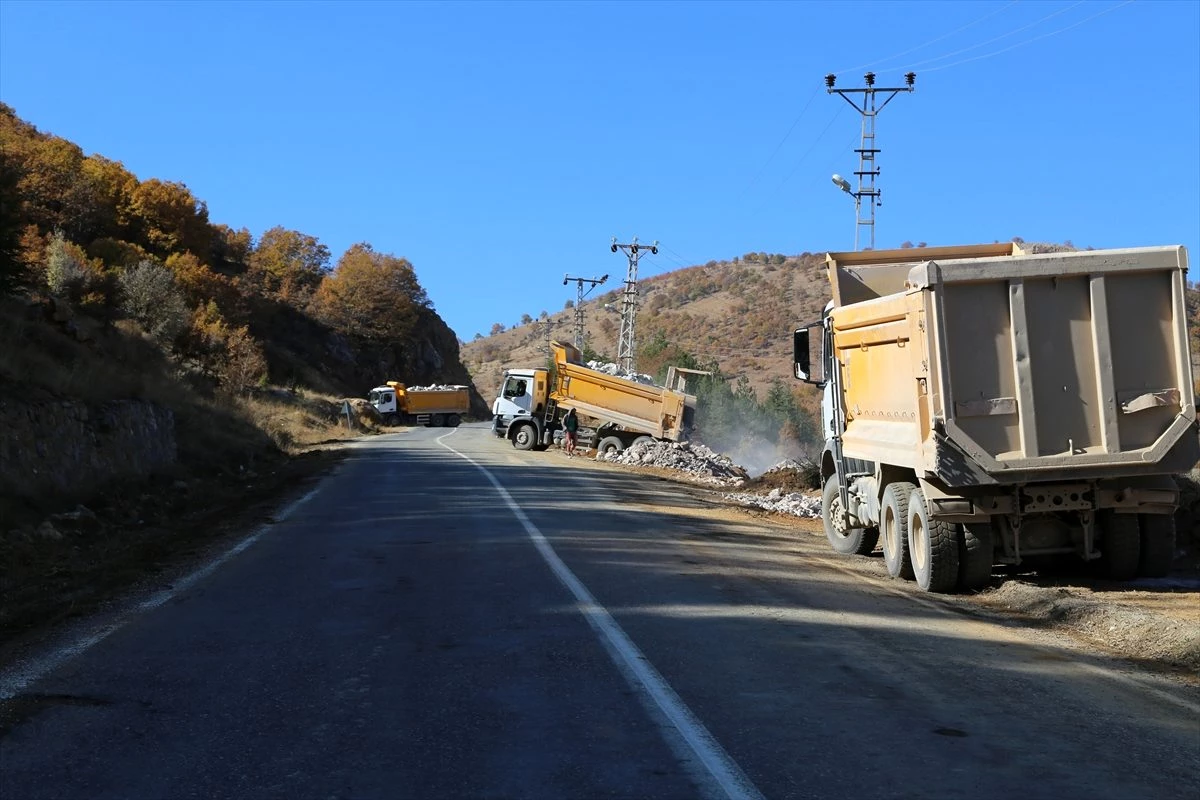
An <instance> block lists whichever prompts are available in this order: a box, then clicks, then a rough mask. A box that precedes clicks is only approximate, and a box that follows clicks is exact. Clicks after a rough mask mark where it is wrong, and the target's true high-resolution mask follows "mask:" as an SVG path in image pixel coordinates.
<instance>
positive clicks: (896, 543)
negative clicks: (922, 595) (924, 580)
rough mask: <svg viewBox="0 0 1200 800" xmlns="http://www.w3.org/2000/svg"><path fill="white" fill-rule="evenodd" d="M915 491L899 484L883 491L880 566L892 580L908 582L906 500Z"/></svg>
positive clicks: (910, 566) (909, 576)
mask: <svg viewBox="0 0 1200 800" xmlns="http://www.w3.org/2000/svg"><path fill="white" fill-rule="evenodd" d="M916 488H917V487H916V486H914V485H913V484H911V483H907V482H904V481H901V482H899V483H889V484H888V485H887V488H886V489H884V490H883V510H882V511H881V512H880V525H879V532H880V534H882V535H883V563H884V564H886V565H887V571H888V575H891V576H892V577H893V578H904V579H906V580H912V576H913V568H912V562H911V561H910V560H909V558H908V498H909V495H911V494H912V493H913V490H914V489H916Z"/></svg>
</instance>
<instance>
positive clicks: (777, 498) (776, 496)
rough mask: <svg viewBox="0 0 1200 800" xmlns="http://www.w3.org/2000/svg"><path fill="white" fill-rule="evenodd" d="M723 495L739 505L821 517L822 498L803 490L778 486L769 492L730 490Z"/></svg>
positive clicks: (802, 515) (812, 517)
mask: <svg viewBox="0 0 1200 800" xmlns="http://www.w3.org/2000/svg"><path fill="white" fill-rule="evenodd" d="M722 497H723V498H724V499H725V500H729V501H732V502H734V503H738V504H739V505H743V506H749V507H751V508H761V509H763V510H764V511H776V512H779V513H780V514H791V515H792V516H795V517H805V518H806V519H820V517H821V498H820V497H816V496H814V495H809V494H802V493H801V492H784V491H783V490H782V489H778V488H776V489H772V490H771V491H770V492H768V493H767V494H747V493H744V492H730V493H728V494H724V495H722Z"/></svg>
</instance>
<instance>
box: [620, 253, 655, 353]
mask: <svg viewBox="0 0 1200 800" xmlns="http://www.w3.org/2000/svg"><path fill="white" fill-rule="evenodd" d="M618 250H620V251H621V252H623V253H625V256H626V257H627V258H628V259H629V270H628V271H627V272H626V273H625V292H624V294H622V296H621V338H620V339H618V340H617V364H618V366H620V367H621V369H623V370H625V371H626V372H633V371H634V353H635V352H636V348H635V336H634V323H635V322H636V318H637V303H638V301H637V298H638V285H637V267H638V259H640V258H641V257H642V253H644V252H645V251H646V250H649V251H650V252H651V253H653V254H655V255H657V254H658V241H657V240H655V242H654V243H653V244H652V245H650V246H649V247H646V245H644V244H638V240H637V237H636V236H635V237H633V241H632V242H630V243H629V244H618V243H617V237H615V236H614V237H613V240H612V251H613V252H614V253H615V252H617V251H618Z"/></svg>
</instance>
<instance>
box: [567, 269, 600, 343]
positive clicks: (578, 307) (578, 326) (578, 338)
mask: <svg viewBox="0 0 1200 800" xmlns="http://www.w3.org/2000/svg"><path fill="white" fill-rule="evenodd" d="M606 280H608V276H607V275H601V276H600V277H599V278H572V277H571V276H570V275H567V274H563V286H566V285H567V283H568V282H569V281H575V286H576V288H577V289H578V292H577V293H576V295H577V297H576V299H575V347H576V348H577V349H578V350H579V352H581V353H582V352H583V298H585V297H587V295H588V294H590V293H591V291H592V289H595V288H596V287H597V286H599V285H600V284H602V283H604V282H605V281H606ZM585 283H586V284H589V287H588V290H587V291H586V292H585V291H584V290H583V285H584V284H585Z"/></svg>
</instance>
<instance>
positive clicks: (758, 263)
mask: <svg viewBox="0 0 1200 800" xmlns="http://www.w3.org/2000/svg"><path fill="white" fill-rule="evenodd" d="M639 290H640V292H641V310H640V312H639V314H638V319H637V343H638V350H639V357H638V361H637V367H638V370H639V371H641V372H650V373H653V372H655V371H657V369H658V367H659V366H661V364H662V363H663V362H664V360H665V358H666V357H667V355H669V352H670V351H673V350H675V349H678V350H683V351H686V352H687V353H690V354H691V355H693V356H694V357H695V358H696V359H697V360H698V361H700V362H701V363H705V364H710V363H714V362H715V363H716V364H717V365H718V366H719V367H720V370H721V372H722V373H723V374H724V375H725V376H726V377H728V378H730V379H733V380H737V379H738V378H745V380H746V381H748V383H749V385H750V386H751V387H752V388H753V389H754V391H755V393H756V394H757V395H758V396H759V397H762V396H764V395H765V393H766V391H767V390H768V388H769V387H770V386H771V383H772V381H774V380H783V381H787V382H788V384H789V386H792V384H795V385H794V386H792V388H793V389H794V390H795V391H796V393H798V394H800V395H801V396H808V395H814V394H815V392H813V390H811V389H809V388H808V387H807V386H804V385H800V384H796V382H795V381H794V379H793V377H792V372H791V348H792V338H791V334H792V331H793V330H794V329H795V327H796V325H797V324H799V323H802V322H807V321H811V320H813V319H816V317H817V316H819V314H820V311H821V308H822V307H823V306H824V304H825V302H826V301H827V299H828V298H827V293H828V281H827V279H826V277H825V261H824V254H818V253H804V254H801V255H798V256H784V255H779V254H774V255H768V254H766V253H748V254H747V255H746V256H744V257H742V258H737V259H734V260H733V261H710V262H708V263H707V264H704V265H701V266H694V267H688V268H686V269H680V270H676V271H674V272H668V273H665V274H662V275H656V276H654V277H651V278H646V279H644V280H642V281H640V282H639ZM605 303H609V304H613V305H614V306H619V304H620V290H619V289H618V290H614V291H609V292H607V293H605V294H601V295H599V296H597V297H595V298H589V299H588V300H587V301H585V303H584V313H585V325H584V330H585V334H584V339H585V344H586V345H587V347H586V348H585V349H587V350H588V351H589V352H594V353H595V354H596V355H597V356H598V357H600V358H602V359H603V360H609V361H611V360H613V359H615V357H616V347H617V336H618V334H619V332H620V316H619V315H618V314H616V313H614V312H611V311H607V310H605V309H604V304H605ZM574 314H575V312H574V310H573V309H563V310H561V311H558V312H556V313H554V314H550V315H549V316H548V321H549V324H550V325H551V326H552V336H553V338H560V339H564V340H568V341H569V340H571V339H572V338H573V336H574ZM543 331H544V327H543V324H542V323H541V322H540V321H535V322H532V323H529V324H525V325H521V326H517V327H513V328H511V329H509V330H506V331H503V332H500V333H496V334H494V335H491V336H486V337H483V338H481V339H477V340H475V341H473V342H468V343H466V344H464V345H463V346H462V359H463V363H464V364H465V365H466V367H467V369H468V370H469V371H470V373H471V378H472V380H473V381H474V383H475V387H476V389H477V390H478V391H479V392H480V394H482V395H483V396H484V397H486V398H491V397H493V396H495V393H496V387H497V386H498V385H499V381H500V374H501V372H502V371H503V369H504V368H505V367H508V366H520V365H535V364H540V363H542V362H543V361H544V360H545V356H544V345H545V341H544V339H545V334H544V332H543ZM655 350H657V351H658V352H657V353H654V352H653V351H655Z"/></svg>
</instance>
